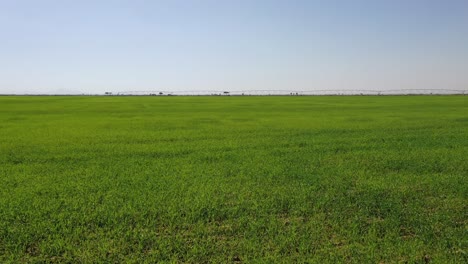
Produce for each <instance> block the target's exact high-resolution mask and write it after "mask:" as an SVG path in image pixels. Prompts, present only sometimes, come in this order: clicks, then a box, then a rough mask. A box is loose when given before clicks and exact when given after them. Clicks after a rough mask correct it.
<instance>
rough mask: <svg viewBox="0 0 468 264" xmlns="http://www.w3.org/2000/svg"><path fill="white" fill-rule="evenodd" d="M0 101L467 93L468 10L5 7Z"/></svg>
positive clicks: (203, 4)
mask: <svg viewBox="0 0 468 264" xmlns="http://www.w3.org/2000/svg"><path fill="white" fill-rule="evenodd" d="M0 34H1V36H2V42H0V58H1V59H0V94H25V93H31V94H47V93H85V94H101V93H104V92H108V91H109V92H114V93H116V92H122V91H169V92H170V91H173V92H176V91H224V90H225V91H244V90H245V91H247V90H291V91H313V90H344V91H346V90H405V89H407V90H409V89H428V91H429V90H431V89H440V90H443V89H449V90H467V89H468V2H467V1H461V0H453V1H433V0H432V1H431V0H429V1H422V0H415V1H411V2H409V1H402V0H396V1H370V0H368V1H366V0H358V1H352V3H351V1H350V2H345V3H344V2H343V1H305V0H304V1H300V0H298V1H274V0H271V1H263V0H258V1H246V0H241V1H213V0H212V1H208V0H205V1H188V0H187V1H154V2H153V1H143V0H141V1H139V0H137V1H99V2H95V1H47V0H45V1H32V0H31V1H24V0H18V1H2V2H0Z"/></svg>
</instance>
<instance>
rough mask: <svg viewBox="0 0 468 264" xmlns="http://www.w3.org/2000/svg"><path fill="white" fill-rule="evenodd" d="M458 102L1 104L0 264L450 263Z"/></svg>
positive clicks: (463, 205)
mask: <svg viewBox="0 0 468 264" xmlns="http://www.w3.org/2000/svg"><path fill="white" fill-rule="evenodd" d="M467 261H468V97H466V96H315V97H313V96H298V97H280V96H278V97H267V96H265V97H249V96H245V97H240V96H239V97H234V96H230V97H229V96H226V97H179V96H175V97H103V96H101V97H78V96H76V97H75V96H70V97H59V96H48V97H46V96H43V97H39V96H38V97H27V96H24V97H14V96H3V97H0V262H2V263H5V262H6V263H9V262H11V263H17V262H38V263H43V262H74V263H75V262H85V263H96V262H105V263H108V262H133V263H142V262H148V263H154V262H187V263H206V262H212V263H230V262H242V263H274V262H280V263H297V262H300V263H304V262H311V263H324V262H325V263H339V262H345V263H350V262H352V263H379V262H382V263H405V262H408V263H428V262H431V263H432V262H433V263H463V262H465V263H466V262H467Z"/></svg>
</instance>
